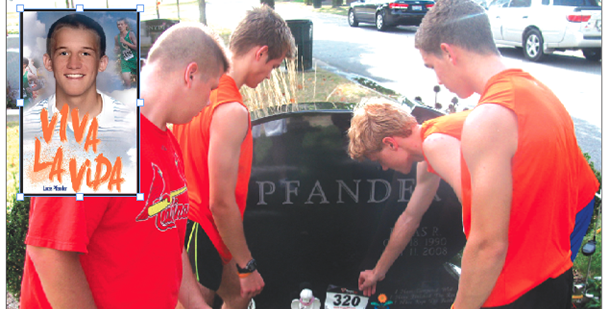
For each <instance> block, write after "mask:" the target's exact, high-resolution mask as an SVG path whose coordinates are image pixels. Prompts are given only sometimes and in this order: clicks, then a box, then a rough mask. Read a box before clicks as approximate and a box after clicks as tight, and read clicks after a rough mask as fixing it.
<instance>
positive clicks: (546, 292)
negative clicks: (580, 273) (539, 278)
mask: <svg viewBox="0 0 610 309" xmlns="http://www.w3.org/2000/svg"><path fill="white" fill-rule="evenodd" d="M573 282H574V275H573V274H572V268H570V269H568V271H566V272H565V273H563V274H561V275H560V276H559V277H557V278H554V279H553V278H549V279H547V280H546V281H544V282H542V283H541V284H540V285H538V286H537V287H535V288H533V289H531V290H530V291H529V292H527V293H525V294H523V296H521V297H519V298H518V299H517V300H515V301H514V302H512V303H510V304H508V305H505V306H500V307H489V308H497V309H570V308H572V284H573ZM485 308H487V307H485Z"/></svg>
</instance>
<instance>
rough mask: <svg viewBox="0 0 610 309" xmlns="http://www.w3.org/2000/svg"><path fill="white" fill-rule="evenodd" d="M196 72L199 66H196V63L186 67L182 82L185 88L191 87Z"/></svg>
mask: <svg viewBox="0 0 610 309" xmlns="http://www.w3.org/2000/svg"><path fill="white" fill-rule="evenodd" d="M198 71H199V66H197V62H191V63H189V64H188V65H187V66H186V70H184V82H185V83H186V86H187V87H189V88H190V87H191V85H192V84H193V79H194V77H195V74H198Z"/></svg>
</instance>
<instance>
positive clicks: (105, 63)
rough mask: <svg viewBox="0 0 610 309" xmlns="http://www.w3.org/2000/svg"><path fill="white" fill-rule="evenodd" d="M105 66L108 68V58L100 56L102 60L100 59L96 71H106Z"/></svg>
mask: <svg viewBox="0 0 610 309" xmlns="http://www.w3.org/2000/svg"><path fill="white" fill-rule="evenodd" d="M107 66H108V56H106V55H104V56H102V58H100V65H99V67H98V69H97V70H98V71H99V72H104V70H106V67H107Z"/></svg>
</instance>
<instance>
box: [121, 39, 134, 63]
mask: <svg viewBox="0 0 610 309" xmlns="http://www.w3.org/2000/svg"><path fill="white" fill-rule="evenodd" d="M121 44H123V51H122V52H123V60H125V61H127V60H129V59H131V58H133V53H132V52H131V49H129V47H127V45H125V44H124V43H121Z"/></svg>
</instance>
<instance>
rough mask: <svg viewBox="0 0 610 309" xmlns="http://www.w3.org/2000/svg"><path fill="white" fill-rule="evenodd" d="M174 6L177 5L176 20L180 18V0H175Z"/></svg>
mask: <svg viewBox="0 0 610 309" xmlns="http://www.w3.org/2000/svg"><path fill="white" fill-rule="evenodd" d="M176 6H177V7H178V20H180V0H176Z"/></svg>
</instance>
